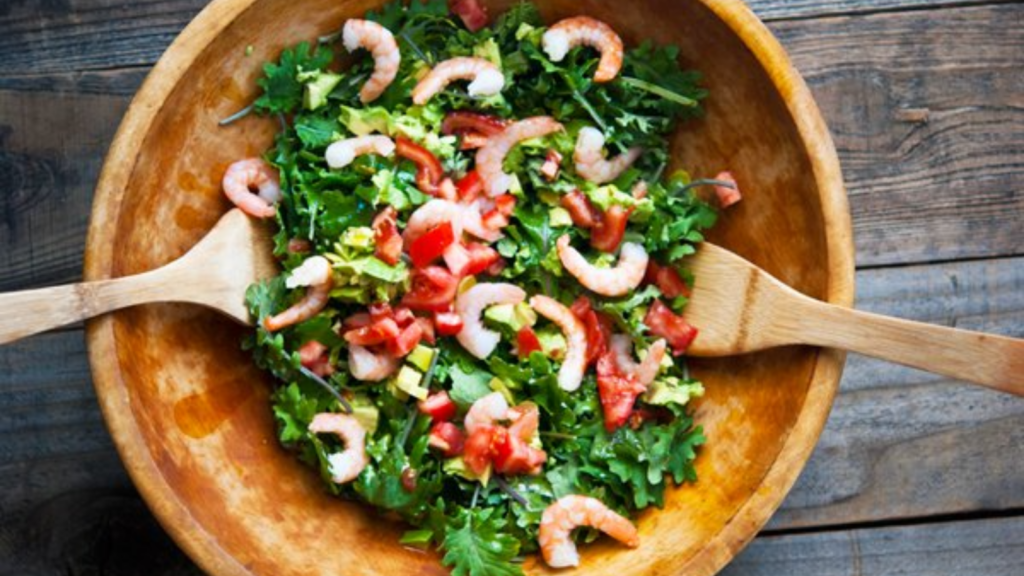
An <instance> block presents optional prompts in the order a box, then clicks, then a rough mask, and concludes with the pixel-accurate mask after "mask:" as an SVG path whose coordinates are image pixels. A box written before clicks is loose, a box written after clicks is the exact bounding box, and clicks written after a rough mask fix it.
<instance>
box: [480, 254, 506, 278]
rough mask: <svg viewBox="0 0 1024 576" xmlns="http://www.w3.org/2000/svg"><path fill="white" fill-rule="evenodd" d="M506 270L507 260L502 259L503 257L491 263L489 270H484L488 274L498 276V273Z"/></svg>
mask: <svg viewBox="0 0 1024 576" xmlns="http://www.w3.org/2000/svg"><path fill="white" fill-rule="evenodd" d="M499 256H500V255H499ZM504 270H505V261H504V260H502V259H501V258H498V260H497V261H495V262H494V264H491V265H490V266H488V267H487V270H484V272H486V273H487V275H488V276H497V275H499V274H501V273H502V272H503V271H504Z"/></svg>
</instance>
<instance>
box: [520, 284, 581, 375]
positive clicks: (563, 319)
mask: <svg viewBox="0 0 1024 576" xmlns="http://www.w3.org/2000/svg"><path fill="white" fill-rule="evenodd" d="M530 306H532V307H533V309H534V310H535V311H536V312H537V314H540V315H541V316H543V317H545V318H547V319H548V320H551V321H552V322H554V323H555V324H557V325H558V327H559V328H561V329H562V333H563V334H565V342H566V350H565V359H564V360H562V367H561V368H559V369H558V386H559V387H560V388H561V389H562V390H568V391H569V392H572V391H573V390H576V389H577V388H579V387H580V382H582V381H583V372H584V371H585V370H586V369H587V329H586V328H585V327H584V326H583V323H582V322H580V320H579V318H577V317H576V315H575V314H573V313H572V311H571V310H569V309H568V308H566V307H565V306H563V305H562V304H561V303H559V302H558V301H557V300H554V299H551V298H548V297H547V296H541V295H539V294H538V295H537V296H534V297H533V298H530Z"/></svg>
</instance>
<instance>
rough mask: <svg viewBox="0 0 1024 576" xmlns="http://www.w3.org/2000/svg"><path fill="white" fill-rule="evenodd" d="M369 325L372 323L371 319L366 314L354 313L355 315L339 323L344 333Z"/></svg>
mask: <svg viewBox="0 0 1024 576" xmlns="http://www.w3.org/2000/svg"><path fill="white" fill-rule="evenodd" d="M371 323H373V318H371V317H370V315H369V314H368V313H366V312H356V313H355V314H353V315H351V316H349V317H348V318H345V320H344V321H343V322H342V323H341V326H342V328H344V329H345V330H344V331H348V330H354V329H356V328H362V327H364V326H369V325H370V324H371Z"/></svg>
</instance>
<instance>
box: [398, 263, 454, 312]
mask: <svg viewBox="0 0 1024 576" xmlns="http://www.w3.org/2000/svg"><path fill="white" fill-rule="evenodd" d="M458 289H459V278H458V277H457V276H454V275H452V274H451V272H449V271H448V270H446V269H444V268H443V267H441V266H427V267H426V268H419V269H417V270H414V271H413V273H412V286H411V288H410V289H409V291H408V292H406V294H405V296H403V297H402V305H403V306H407V307H408V308H410V309H412V310H421V311H425V312H437V311H440V312H444V311H446V310H448V308H449V307H450V306H451V304H452V301H454V300H455V293H456V292H457V291H458Z"/></svg>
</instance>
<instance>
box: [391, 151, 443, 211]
mask: <svg viewBox="0 0 1024 576" xmlns="http://www.w3.org/2000/svg"><path fill="white" fill-rule="evenodd" d="M395 154H398V156H399V157H401V158H407V159H409V160H412V161H413V163H414V164H416V187H417V188H419V189H420V191H422V192H424V193H425V194H430V195H431V196H435V195H437V194H438V184H439V183H440V182H441V177H442V176H444V169H443V168H442V167H441V161H440V160H438V159H437V156H434V155H433V154H432V153H431V152H430V150H427V149H426V148H424V147H423V146H420V145H419V144H416V143H415V142H413V141H412V140H409V139H407V138H402V137H401V136H399V137H398V138H396V139H395Z"/></svg>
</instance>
